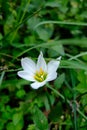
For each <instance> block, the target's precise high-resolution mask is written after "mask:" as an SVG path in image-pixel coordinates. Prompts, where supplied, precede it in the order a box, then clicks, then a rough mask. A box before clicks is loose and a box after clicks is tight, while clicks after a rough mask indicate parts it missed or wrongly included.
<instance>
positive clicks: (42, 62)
mask: <svg viewBox="0 0 87 130" xmlns="http://www.w3.org/2000/svg"><path fill="white" fill-rule="evenodd" d="M40 68H42V69H43V70H44V71H45V72H46V71H47V65H46V62H45V60H44V58H43V53H42V52H40V55H39V57H38V61H37V70H40Z"/></svg>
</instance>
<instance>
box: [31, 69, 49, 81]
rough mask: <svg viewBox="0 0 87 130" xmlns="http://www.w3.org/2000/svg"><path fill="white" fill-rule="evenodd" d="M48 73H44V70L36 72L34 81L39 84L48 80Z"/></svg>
mask: <svg viewBox="0 0 87 130" xmlns="http://www.w3.org/2000/svg"><path fill="white" fill-rule="evenodd" d="M46 77H47V73H46V72H44V71H43V69H42V68H40V70H39V71H36V73H35V75H34V79H36V80H37V81H38V82H42V81H44V80H45V79H46Z"/></svg>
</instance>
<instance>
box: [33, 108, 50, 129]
mask: <svg viewBox="0 0 87 130" xmlns="http://www.w3.org/2000/svg"><path fill="white" fill-rule="evenodd" d="M33 121H34V123H35V125H36V127H37V128H38V130H48V129H49V126H48V121H47V118H46V116H45V115H44V114H43V112H41V111H40V110H39V108H37V107H35V112H34V115H33Z"/></svg>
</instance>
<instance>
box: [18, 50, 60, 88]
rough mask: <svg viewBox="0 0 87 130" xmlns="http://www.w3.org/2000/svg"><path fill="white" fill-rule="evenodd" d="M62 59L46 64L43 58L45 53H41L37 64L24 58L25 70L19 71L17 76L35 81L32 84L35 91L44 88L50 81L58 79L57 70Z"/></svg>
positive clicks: (23, 66)
mask: <svg viewBox="0 0 87 130" xmlns="http://www.w3.org/2000/svg"><path fill="white" fill-rule="evenodd" d="M60 59H61V57H59V58H57V59H56V60H51V61H50V62H49V63H48V64H46V62H45V59H44V58H43V53H42V52H41V53H40V55H39V57H38V61H37V64H35V62H34V61H33V60H31V59H30V58H27V57H26V58H22V59H21V65H22V68H23V70H22V71H19V72H18V73H17V74H18V76H19V77H21V78H23V79H25V80H29V81H33V82H34V83H32V84H31V87H32V88H33V89H38V88H39V87H42V86H44V85H45V84H46V83H47V82H48V81H52V80H54V79H56V78H57V72H56V71H57V69H58V67H59V64H60Z"/></svg>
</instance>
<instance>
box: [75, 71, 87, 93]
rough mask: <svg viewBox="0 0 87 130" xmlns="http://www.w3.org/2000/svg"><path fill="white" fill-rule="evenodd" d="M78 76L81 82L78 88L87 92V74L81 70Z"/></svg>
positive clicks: (82, 91) (81, 91)
mask: <svg viewBox="0 0 87 130" xmlns="http://www.w3.org/2000/svg"><path fill="white" fill-rule="evenodd" d="M77 78H78V80H79V82H80V83H79V84H78V85H77V87H76V90H77V91H79V92H80V93H85V92H87V75H86V74H85V72H84V71H79V73H78V76H77Z"/></svg>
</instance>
